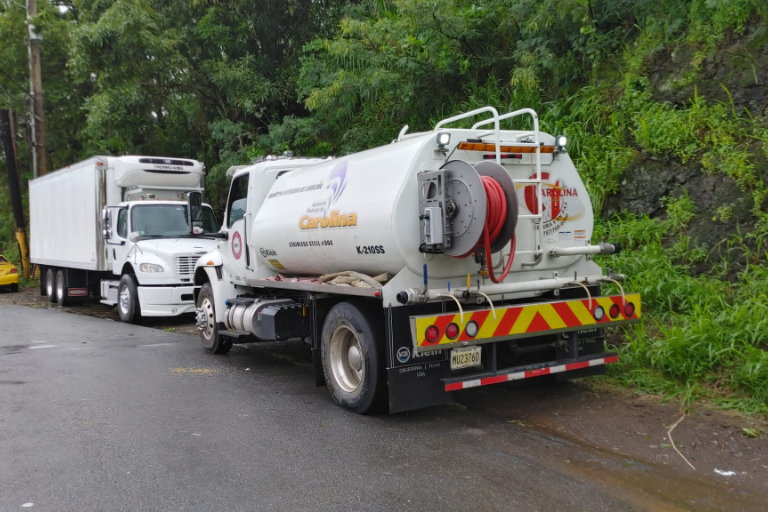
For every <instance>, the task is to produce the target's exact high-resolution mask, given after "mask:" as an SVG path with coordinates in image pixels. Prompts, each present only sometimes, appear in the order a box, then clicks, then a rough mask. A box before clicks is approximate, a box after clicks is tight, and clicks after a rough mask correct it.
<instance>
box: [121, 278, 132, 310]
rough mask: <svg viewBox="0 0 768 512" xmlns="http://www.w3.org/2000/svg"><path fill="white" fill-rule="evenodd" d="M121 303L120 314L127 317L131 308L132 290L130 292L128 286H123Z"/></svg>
mask: <svg viewBox="0 0 768 512" xmlns="http://www.w3.org/2000/svg"><path fill="white" fill-rule="evenodd" d="M119 303H120V312H121V313H122V314H124V315H127V314H128V308H130V307H131V290H129V289H128V286H126V285H123V287H122V288H120V297H119Z"/></svg>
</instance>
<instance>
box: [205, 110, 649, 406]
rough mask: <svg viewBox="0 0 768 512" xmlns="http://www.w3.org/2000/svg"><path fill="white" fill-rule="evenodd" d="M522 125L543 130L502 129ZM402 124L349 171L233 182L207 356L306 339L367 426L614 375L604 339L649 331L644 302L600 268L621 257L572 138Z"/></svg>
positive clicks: (290, 169)
mask: <svg viewBox="0 0 768 512" xmlns="http://www.w3.org/2000/svg"><path fill="white" fill-rule="evenodd" d="M470 118H473V120H476V121H477V122H476V123H475V124H474V125H473V126H472V127H471V128H455V127H451V126H455V124H456V123H457V122H460V121H464V122H467V120H469V119H470ZM520 119H527V120H528V122H529V126H530V127H531V128H532V129H528V130H524V131H522V130H502V129H501V128H500V124H501V123H502V122H508V121H513V122H514V121H519V120H520ZM407 128H408V127H407V126H406V127H404V128H403V130H402V131H401V132H400V134H399V136H398V137H397V139H396V140H394V141H393V142H392V143H391V144H389V145H386V146H382V147H379V148H375V149H371V150H368V151H363V152H361V153H356V154H351V155H347V156H344V157H341V158H336V159H329V160H322V161H321V160H317V159H272V160H266V161H263V162H259V163H256V164H254V165H251V166H248V167H244V168H240V169H235V170H234V172H233V175H232V182H231V187H230V192H229V198H228V201H227V208H226V213H225V218H224V223H223V227H222V236H225V237H226V240H223V241H221V242H219V245H218V248H217V249H216V250H215V251H212V252H210V253H208V254H206V255H204V256H203V257H202V258H201V259H200V260H198V263H197V266H196V269H195V285H196V286H199V287H200V288H199V291H198V289H196V292H195V294H196V301H197V326H198V329H199V331H200V337H201V340H202V343H203V346H204V348H205V349H206V350H207V351H209V352H212V353H216V354H221V353H226V352H228V351H229V350H230V349H231V348H232V346H233V344H237V343H252V342H268V341H274V340H287V339H296V338H299V339H302V340H304V341H305V342H306V343H308V344H309V345H310V346H311V350H312V356H313V361H314V369H315V370H314V372H315V381H316V384H317V385H322V384H326V385H327V387H328V389H329V391H330V394H331V396H332V397H333V400H335V401H336V402H337V403H338V404H339V405H341V406H343V407H346V408H348V409H351V410H353V411H357V412H360V413H367V412H371V411H374V410H377V409H381V408H388V410H389V411H390V412H392V413H394V412H399V411H407V410H411V409H416V408H420V407H425V406H430V405H436V404H443V403H446V402H449V401H450V400H451V397H452V393H453V392H455V391H459V390H464V389H468V388H473V387H477V386H486V385H491V384H497V383H503V382H510V381H517V380H522V379H528V378H532V377H539V376H544V375H552V376H553V377H552V378H555V379H558V380H567V379H573V378H577V377H586V376H590V375H597V374H601V373H603V372H604V371H605V365H607V364H609V363H612V362H615V361H616V360H617V355H616V354H615V353H613V352H607V351H606V347H605V338H604V330H605V328H607V327H613V326H618V325H622V324H629V323H632V322H637V321H638V320H639V319H640V316H641V309H640V296H639V295H637V294H633V293H625V291H624V290H623V288H622V286H621V284H620V282H621V281H622V279H623V276H622V275H620V274H616V273H606V272H604V271H603V270H602V269H601V268H600V267H599V266H598V265H597V263H596V262H595V261H593V257H594V256H595V255H606V254H612V253H615V252H617V251H618V250H620V247H619V246H618V245H617V244H610V243H605V242H601V243H598V244H593V243H591V238H592V234H593V210H592V205H591V203H590V199H589V194H588V193H587V190H586V188H585V187H584V183H583V182H582V180H581V178H580V177H579V174H578V172H577V170H576V168H575V166H574V164H573V162H572V160H571V158H570V157H569V155H568V152H567V150H566V143H567V140H566V138H565V137H564V136H557V137H553V136H552V135H549V134H547V133H543V132H541V131H539V124H538V117H537V115H536V113H535V112H534V111H533V110H530V109H523V110H518V111H514V112H510V113H507V114H504V115H499V114H498V112H497V111H496V110H495V109H494V108H491V107H486V108H482V109H478V110H475V111H472V112H468V113H465V114H461V115H457V116H455V117H451V118H449V119H445V120H443V121H441V122H439V123H438V124H437V125H436V126H435V127H434V130H433V131H431V132H426V133H413V134H408V133H407ZM199 202H200V198H199V197H198V196H197V195H196V194H192V195H190V204H191V205H192V206H191V208H190V213H192V212H194V211H196V208H197V205H198V204H199ZM608 289H611V290H614V291H615V293H612V294H603V291H604V290H608Z"/></svg>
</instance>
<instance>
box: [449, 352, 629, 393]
mask: <svg viewBox="0 0 768 512" xmlns="http://www.w3.org/2000/svg"><path fill="white" fill-rule="evenodd" d="M618 360H619V356H618V355H616V353H615V352H603V353H601V354H590V355H589V356H584V357H577V358H576V359H566V360H560V361H550V362H547V363H540V364H533V365H525V366H517V367H513V368H505V369H504V370H502V371H498V372H487V373H482V374H479V375H478V374H475V375H467V376H461V377H454V378H447V379H443V383H444V384H445V390H446V391H458V390H461V389H469V388H476V387H479V386H488V385H490V384H499V383H501V382H511V381H515V380H523V379H530V378H532V377H541V376H543V375H555V374H559V373H565V372H571V371H575V370H582V369H584V368H593V367H598V366H605V365H607V364H610V363H615V362H616V361H618Z"/></svg>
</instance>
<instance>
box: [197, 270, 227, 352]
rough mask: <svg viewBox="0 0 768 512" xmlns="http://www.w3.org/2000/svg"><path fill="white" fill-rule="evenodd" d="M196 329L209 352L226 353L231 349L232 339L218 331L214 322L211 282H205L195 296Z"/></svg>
mask: <svg viewBox="0 0 768 512" xmlns="http://www.w3.org/2000/svg"><path fill="white" fill-rule="evenodd" d="M197 329H198V331H199V332H200V341H202V342H203V348H204V349H205V350H206V352H210V353H211V354H226V353H227V352H229V351H230V350H232V340H229V339H227V338H226V337H225V336H222V335H221V334H220V333H219V326H218V324H217V323H216V302H214V299H213V288H212V287H211V283H205V284H204V285H203V287H202V288H200V295H198V296H197Z"/></svg>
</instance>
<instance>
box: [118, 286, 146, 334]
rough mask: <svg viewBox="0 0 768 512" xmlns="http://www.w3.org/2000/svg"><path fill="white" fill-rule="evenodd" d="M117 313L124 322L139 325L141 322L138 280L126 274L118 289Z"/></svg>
mask: <svg viewBox="0 0 768 512" xmlns="http://www.w3.org/2000/svg"><path fill="white" fill-rule="evenodd" d="M117 311H118V313H120V320H122V321H123V322H126V323H129V324H137V323H139V322H140V321H141V307H140V306H139V289H138V287H137V286H136V278H135V277H133V276H132V275H130V274H125V275H124V276H123V277H122V278H121V279H120V286H119V287H118V289H117Z"/></svg>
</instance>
